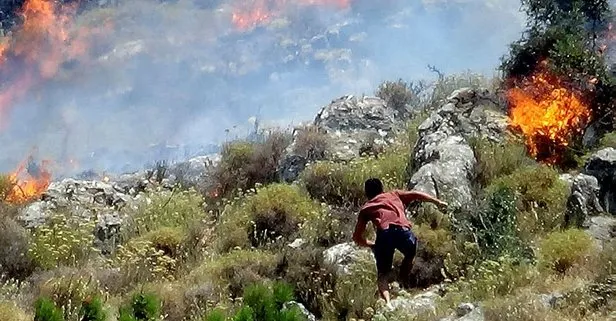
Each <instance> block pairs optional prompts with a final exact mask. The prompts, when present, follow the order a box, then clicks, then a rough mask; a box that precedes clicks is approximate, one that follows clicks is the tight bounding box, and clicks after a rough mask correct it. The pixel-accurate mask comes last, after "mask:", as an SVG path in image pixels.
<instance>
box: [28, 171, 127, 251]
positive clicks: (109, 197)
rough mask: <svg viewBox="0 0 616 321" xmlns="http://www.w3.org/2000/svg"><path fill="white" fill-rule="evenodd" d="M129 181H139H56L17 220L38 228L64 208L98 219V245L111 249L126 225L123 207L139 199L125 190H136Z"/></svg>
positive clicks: (106, 249)
mask: <svg viewBox="0 0 616 321" xmlns="http://www.w3.org/2000/svg"><path fill="white" fill-rule="evenodd" d="M133 178H134V177H133ZM129 181H130V182H133V183H134V182H136V180H131V179H127V180H126V181H125V183H126V185H125V186H124V187H119V186H118V184H122V183H107V182H100V181H81V180H75V179H64V180H62V181H59V182H53V183H51V184H50V186H49V188H48V189H47V191H46V192H45V193H43V195H42V196H41V199H40V200H39V201H36V202H33V203H31V204H29V205H28V206H26V207H25V208H23V209H22V210H21V211H20V213H19V215H18V216H17V220H18V221H20V222H21V224H22V225H24V226H25V227H27V228H37V227H39V226H41V225H43V224H45V223H46V222H47V220H48V219H49V218H50V217H52V216H53V215H54V214H56V213H60V212H63V213H68V214H70V215H71V216H72V217H73V218H77V219H83V220H84V221H89V220H94V221H96V222H97V223H96V227H95V230H94V231H93V233H94V235H95V241H94V245H95V246H97V247H98V248H99V249H100V250H101V251H102V253H104V254H106V253H110V252H111V251H113V249H114V248H115V244H116V243H117V237H118V236H119V234H118V232H119V229H120V227H121V225H122V220H123V217H122V215H121V214H120V210H121V209H122V208H123V207H124V206H131V205H132V204H134V203H135V202H136V201H137V200H138V199H139V197H134V196H132V195H129V194H125V193H123V191H130V190H132V187H129V186H133V184H132V183H127V182H129Z"/></svg>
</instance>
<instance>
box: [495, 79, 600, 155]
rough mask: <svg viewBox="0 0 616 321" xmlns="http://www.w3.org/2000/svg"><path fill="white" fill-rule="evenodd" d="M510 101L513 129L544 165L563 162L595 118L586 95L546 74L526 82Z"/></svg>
mask: <svg viewBox="0 0 616 321" xmlns="http://www.w3.org/2000/svg"><path fill="white" fill-rule="evenodd" d="M507 97H508V99H509V103H510V108H509V116H510V118H511V125H512V126H513V127H514V128H516V129H518V130H520V131H521V132H522V133H523V134H524V136H525V137H526V145H527V146H528V149H529V152H530V154H531V155H532V156H533V157H535V158H537V160H540V161H548V162H550V163H556V162H561V161H563V156H564V155H566V154H567V152H568V150H567V149H568V147H569V145H570V144H571V143H572V142H574V141H575V140H576V139H578V138H579V137H580V136H581V134H582V133H583V130H584V128H585V127H586V125H587V124H588V122H589V120H590V117H591V111H590V108H589V107H588V105H587V104H586V103H585V102H583V100H582V95H581V94H580V93H579V92H578V91H576V90H573V89H567V88H566V87H565V86H564V85H562V84H561V81H560V80H559V79H558V78H556V77H555V76H553V75H551V74H548V73H546V72H539V73H537V74H533V75H532V76H530V77H529V78H528V79H525V80H524V81H523V82H522V84H521V85H520V86H518V87H514V88H511V89H510V90H509V91H508V92H507Z"/></svg>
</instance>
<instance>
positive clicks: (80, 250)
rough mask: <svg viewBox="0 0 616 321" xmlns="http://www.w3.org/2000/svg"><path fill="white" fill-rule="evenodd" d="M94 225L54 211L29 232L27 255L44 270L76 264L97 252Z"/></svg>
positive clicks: (91, 222)
mask: <svg viewBox="0 0 616 321" xmlns="http://www.w3.org/2000/svg"><path fill="white" fill-rule="evenodd" d="M95 224H96V222H94V221H93V220H89V221H84V220H83V219H82V218H74V217H72V215H70V214H67V213H59V214H55V215H54V216H52V217H51V218H50V219H49V220H48V222H47V223H46V224H45V225H43V226H41V227H38V228H36V229H34V230H33V231H32V233H31V234H32V237H31V239H32V241H31V243H30V248H29V254H30V256H31V257H32V259H33V260H34V262H35V263H36V265H37V266H40V267H42V268H43V269H51V268H54V267H57V266H59V265H65V266H76V265H79V264H81V263H83V262H85V261H86V260H87V259H89V258H90V257H91V256H92V255H93V254H95V253H97V251H96V249H94V247H93V242H94V234H93V231H94V226H95Z"/></svg>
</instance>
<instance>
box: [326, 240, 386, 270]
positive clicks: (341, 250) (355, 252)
mask: <svg viewBox="0 0 616 321" xmlns="http://www.w3.org/2000/svg"><path fill="white" fill-rule="evenodd" d="M323 258H324V262H325V264H327V265H329V266H332V267H334V268H335V270H336V273H337V274H338V275H344V274H348V273H350V267H351V265H352V264H353V263H356V262H360V261H361V260H372V261H374V257H373V255H372V253H370V251H369V250H366V249H362V248H359V247H358V246H356V245H355V244H353V243H342V244H338V245H334V246H332V247H330V248H328V249H327V250H325V251H324V252H323Z"/></svg>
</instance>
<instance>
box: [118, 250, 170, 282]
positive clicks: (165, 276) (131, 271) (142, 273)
mask: <svg viewBox="0 0 616 321" xmlns="http://www.w3.org/2000/svg"><path fill="white" fill-rule="evenodd" d="M109 265H110V267H111V268H119V270H120V271H121V278H122V282H121V283H122V284H124V285H125V286H130V285H132V284H138V283H142V282H152V281H155V280H167V281H172V280H175V278H176V273H177V272H178V260H177V259H175V258H173V257H171V256H168V255H167V254H166V253H165V251H164V249H160V248H157V247H156V246H155V244H154V243H152V242H151V241H148V240H133V241H131V242H129V243H128V244H126V245H120V246H118V250H117V252H116V253H115V255H114V257H113V258H112V259H111V260H110V261H109Z"/></svg>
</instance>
